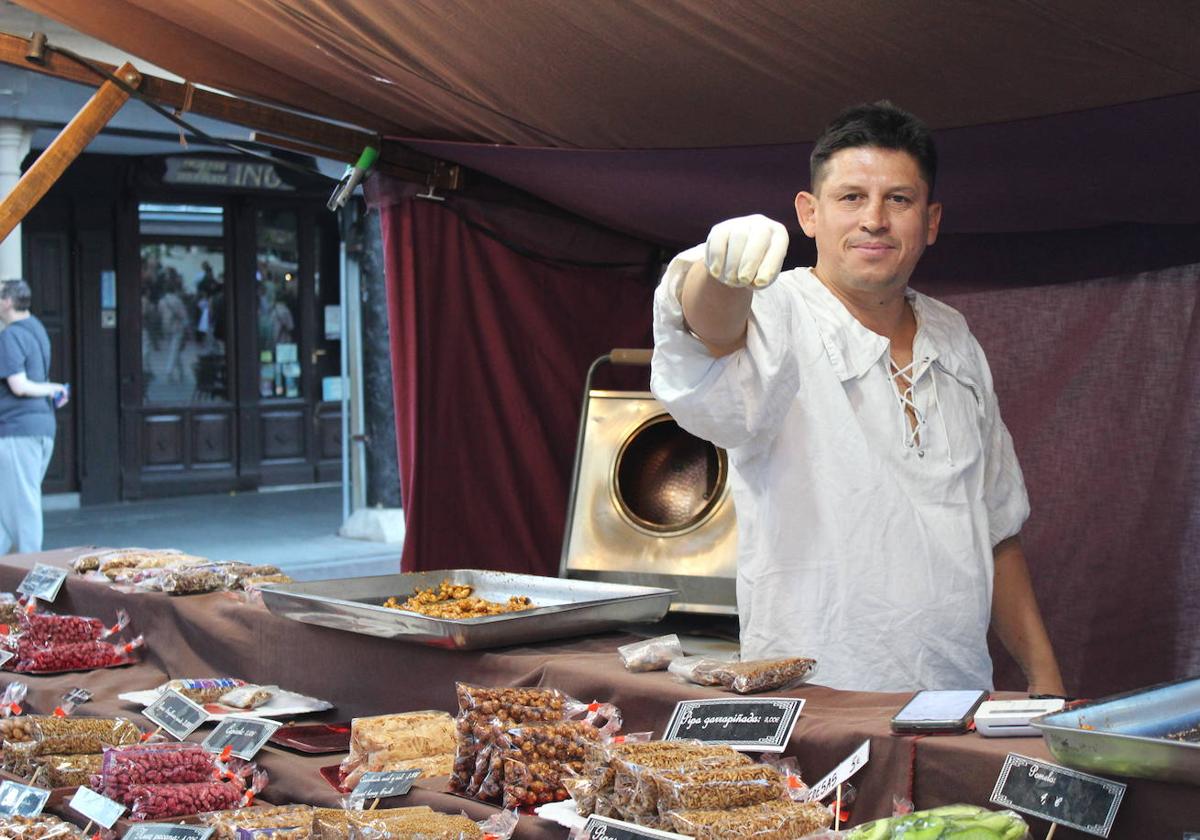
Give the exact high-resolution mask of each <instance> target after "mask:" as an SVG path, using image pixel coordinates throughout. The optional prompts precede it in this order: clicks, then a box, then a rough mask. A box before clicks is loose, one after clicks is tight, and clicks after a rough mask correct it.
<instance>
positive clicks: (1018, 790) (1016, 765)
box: [991, 753, 1125, 837]
mask: <svg viewBox="0 0 1200 840" xmlns="http://www.w3.org/2000/svg"><path fill="white" fill-rule="evenodd" d="M1124 796H1125V785H1123V784H1121V783H1120V782H1114V781H1111V780H1109V779H1104V778H1101V777H1100V776H1093V775H1091V774H1089V773H1081V772H1080V771H1078V770H1071V769H1069V768H1066V767H1060V766H1058V765H1057V764H1050V763H1048V762H1045V761H1038V760H1037V759H1036V758H1029V757H1028V756H1024V755H1017V754H1016V753H1009V754H1008V756H1007V757H1006V758H1005V759H1004V766H1003V767H1002V768H1001V769H1000V776H999V777H998V778H997V779H996V786H995V788H993V789H992V796H991V801H992V802H994V803H996V804H997V805H1002V806H1004V807H1005V808H1012V809H1013V810H1014V811H1022V812H1024V813H1026V814H1032V815H1033V816H1035V817H1041V818H1042V819H1045V820H1050V821H1051V822H1054V823H1058V824H1059V825H1065V826H1069V827H1070V828H1077V829H1079V830H1080V831H1086V832H1087V833H1088V834H1095V835H1096V836H1097V837H1107V836H1108V833H1109V832H1110V831H1111V830H1112V824H1113V820H1115V819H1116V817H1117V809H1118V808H1119V807H1121V799H1122V798H1123V797H1124Z"/></svg>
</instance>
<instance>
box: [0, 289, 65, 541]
mask: <svg viewBox="0 0 1200 840" xmlns="http://www.w3.org/2000/svg"><path fill="white" fill-rule="evenodd" d="M31 299H32V292H31V291H30V289H29V284H28V283H26V282H25V281H24V280H4V281H0V323H3V324H4V327H5V328H4V331H3V332H0V554H8V553H11V552H28V551H41V550H42V478H43V477H44V476H45V475H46V467H48V466H49V465H50V454H51V453H52V452H53V451H54V428H55V421H54V409H55V408H56V407H62V406H63V405H66V402H67V395H68V391H67V387H66V386H65V385H62V384H60V383H58V382H50V381H48V380H49V379H50V337H49V336H48V335H47V334H46V328H45V327H43V326H42V322H41V321H39V320H38V319H37V318H36V317H34V316H33V315H32V314H31V313H30V311H29V304H30V302H31Z"/></svg>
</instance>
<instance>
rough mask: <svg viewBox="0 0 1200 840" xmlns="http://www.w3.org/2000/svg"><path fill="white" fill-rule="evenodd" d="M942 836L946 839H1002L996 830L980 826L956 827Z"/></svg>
mask: <svg viewBox="0 0 1200 840" xmlns="http://www.w3.org/2000/svg"><path fill="white" fill-rule="evenodd" d="M942 837H943V838H944V840H1001V837H1000V835H999V834H997V833H996V832H994V831H992V830H991V829H988V828H979V827H978V826H973V827H970V828H956V829H953V830H951V831H949V832H947V833H945V834H943V835H942Z"/></svg>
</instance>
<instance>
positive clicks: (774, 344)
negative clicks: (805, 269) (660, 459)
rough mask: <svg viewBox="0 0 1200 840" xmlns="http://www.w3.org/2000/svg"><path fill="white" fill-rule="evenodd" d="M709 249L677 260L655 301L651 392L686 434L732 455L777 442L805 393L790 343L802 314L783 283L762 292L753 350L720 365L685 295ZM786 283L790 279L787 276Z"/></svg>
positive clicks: (754, 309)
mask: <svg viewBox="0 0 1200 840" xmlns="http://www.w3.org/2000/svg"><path fill="white" fill-rule="evenodd" d="M703 258H704V246H703V245H699V246H696V247H695V248H692V249H690V250H688V251H685V252H683V253H682V254H680V255H678V256H677V257H675V259H673V260H672V261H671V264H670V265H669V266H668V268H667V271H666V273H665V274H664V275H663V279H662V282H661V283H660V284H659V286H658V289H657V291H656V292H655V295H654V358H653V361H652V363H651V369H650V389H651V391H653V392H654V396H655V397H657V398H658V400H659V401H660V402H662V403H663V405H664V406H665V407H666V409H667V411H669V412H670V414H671V416H672V417H674V418H675V421H676V422H677V423H679V425H680V426H681V427H683V428H684V429H686V430H687V431H689V432H691V433H692V434H694V435H696V436H697V437H700V438H704V439H705V440H708V441H711V442H712V443H715V444H716V445H717V446H720V447H723V448H726V449H731V448H733V447H737V446H744V445H746V444H749V443H752V442H754V441H756V440H757V439H761V438H763V437H767V436H770V434H772V433H773V432H774V430H775V429H777V428H778V426H779V424H780V423H781V422H782V420H783V417H784V415H785V414H786V413H787V411H788V407H789V405H790V404H791V401H792V399H794V397H795V394H796V390H797V385H798V382H797V366H796V361H795V354H794V352H793V351H792V350H791V349H790V347H789V343H788V335H789V327H790V320H791V318H792V313H793V311H794V308H793V305H792V302H791V300H790V298H789V296H788V294H787V293H786V292H785V291H784V288H783V286H782V285H781V283H783V282H784V279H785V278H781V279H780V281H778V282H776V283H775V284H774V285H772V286H769V287H768V288H766V289H763V290H761V291H757V292H755V293H754V298H753V299H752V303H751V312H750V321H749V324H748V325H747V333H746V346H745V347H744V348H743V349H741V350H738V351H737V352H734V353H731V354H729V355H728V356H723V357H722V358H719V359H716V358H713V356H712V355H711V354H710V353H709V352H708V349H707V348H706V347H705V346H704V343H703V342H702V341H700V340H699V339H697V338H696V337H695V336H693V335H692V334H691V333H690V332H689V331H688V329H687V326H686V324H685V323H684V318H683V304H682V303H681V302H680V298H679V291H680V289H681V287H682V285H683V280H684V278H685V277H686V276H687V272H688V269H689V268H691V266H692V264H693V263H695V262H697V261H699V260H701V259H703ZM785 277H786V275H785Z"/></svg>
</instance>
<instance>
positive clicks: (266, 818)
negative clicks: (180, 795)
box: [200, 805, 313, 840]
mask: <svg viewBox="0 0 1200 840" xmlns="http://www.w3.org/2000/svg"><path fill="white" fill-rule="evenodd" d="M200 822H201V823H203V824H204V825H207V826H211V827H212V829H213V840H238V831H239V830H243V831H244V830H260V829H294V830H295V831H297V832H299V833H297V834H294V835H289V836H290V837H291V840H304V838H305V837H311V836H312V832H313V809H312V807H311V806H309V805H281V806H278V807H275V808H252V809H245V810H237V811H213V812H211V813H206V814H201V815H200Z"/></svg>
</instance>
